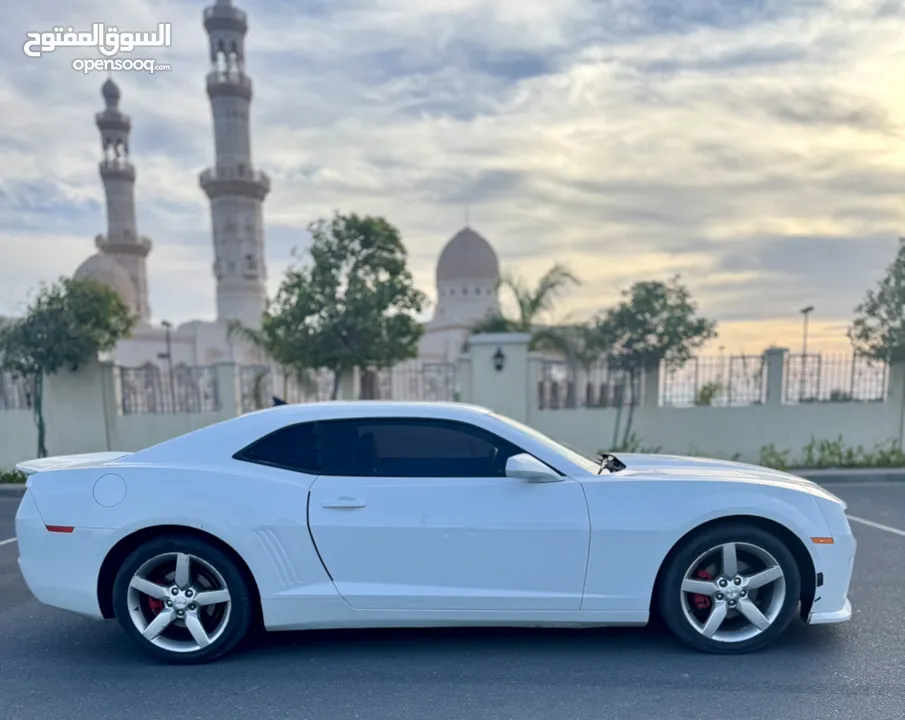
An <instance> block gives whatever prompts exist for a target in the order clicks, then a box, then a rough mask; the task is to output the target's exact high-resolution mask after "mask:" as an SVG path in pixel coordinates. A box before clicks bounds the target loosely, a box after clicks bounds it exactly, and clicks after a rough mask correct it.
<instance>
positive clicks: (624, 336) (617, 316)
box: [597, 275, 717, 447]
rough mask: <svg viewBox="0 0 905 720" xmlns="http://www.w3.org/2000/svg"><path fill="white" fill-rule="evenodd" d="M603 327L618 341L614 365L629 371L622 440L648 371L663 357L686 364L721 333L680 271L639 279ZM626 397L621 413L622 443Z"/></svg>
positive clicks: (612, 342) (628, 431)
mask: <svg viewBox="0 0 905 720" xmlns="http://www.w3.org/2000/svg"><path fill="white" fill-rule="evenodd" d="M597 327H598V332H599V333H600V334H601V336H603V337H607V338H608V342H609V344H610V346H611V347H612V360H613V367H614V368H616V369H618V370H621V371H623V372H624V373H625V375H626V379H627V384H628V392H627V393H625V394H624V396H625V395H628V399H629V410H628V419H627V420H626V424H625V434H624V435H623V439H622V444H623V445H624V444H625V443H627V442H628V438H629V436H630V434H631V430H632V420H633V418H634V408H635V405H636V404H637V398H636V397H635V388H636V386H637V384H638V382H639V381H640V379H641V377H642V375H643V373H645V372H647V371H650V370H653V369H655V368H656V367H658V366H659V365H660V364H661V363H663V362H665V363H666V364H667V366H672V367H681V366H682V365H684V364H685V363H686V362H688V360H689V359H691V357H692V355H693V354H694V352H695V351H696V350H698V349H699V348H700V347H701V346H702V345H704V344H705V343H706V342H708V341H709V340H712V339H713V338H715V337H716V336H717V332H716V323H715V322H714V321H712V320H707V319H706V318H703V317H700V316H698V314H697V304H696V303H695V302H694V301H693V300H692V299H691V293H690V292H689V290H688V288H687V287H685V286H684V285H683V284H682V283H681V282H680V278H679V276H678V275H676V276H675V277H673V278H672V280H670V281H669V282H667V283H664V282H658V281H647V282H638V283H635V284H634V285H632V287H631V288H630V289H628V290H626V291H625V292H623V294H622V301H621V302H620V303H619V304H618V305H617V306H616V307H615V308H612V309H610V310H608V311H607V312H606V313H605V314H604V316H603V317H602V318H601V319H600V320H599V321H598V324H597ZM621 409H622V403H620V410H619V416H617V419H616V429H615V432H614V435H613V445H614V446H617V447H618V445H619V443H618V442H617V439H618V436H619V425H620V421H621Z"/></svg>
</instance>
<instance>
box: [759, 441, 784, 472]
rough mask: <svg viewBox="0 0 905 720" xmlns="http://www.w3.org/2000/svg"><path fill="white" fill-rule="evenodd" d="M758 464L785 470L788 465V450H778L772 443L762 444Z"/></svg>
mask: <svg viewBox="0 0 905 720" xmlns="http://www.w3.org/2000/svg"><path fill="white" fill-rule="evenodd" d="M757 464H758V465H761V466H763V467H768V468H774V469H775V470H787V469H788V467H789V451H788V450H780V449H779V448H777V447H776V445H774V444H773V443H770V444H769V445H764V446H763V447H761V449H760V459H759V460H758V462H757Z"/></svg>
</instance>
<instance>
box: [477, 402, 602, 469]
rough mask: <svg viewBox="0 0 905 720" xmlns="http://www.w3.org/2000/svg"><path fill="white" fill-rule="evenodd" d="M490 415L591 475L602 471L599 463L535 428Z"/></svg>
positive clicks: (500, 416) (501, 416)
mask: <svg viewBox="0 0 905 720" xmlns="http://www.w3.org/2000/svg"><path fill="white" fill-rule="evenodd" d="M490 414H491V416H493V417H494V418H496V419H497V420H499V421H500V422H504V423H506V424H507V425H509V426H511V427H514V428H517V429H518V430H521V431H522V432H523V433H526V434H527V435H530V436H531V437H533V438H534V439H535V440H537V441H538V442H539V443H541V444H543V445H545V446H546V447H548V448H550V449H551V450H553V451H554V452H557V453H559V454H560V455H562V456H563V457H565V458H567V459H568V460H569V461H571V462H573V463H575V464H576V465H578V466H579V467H582V468H585V469H586V470H587V471H588V472H589V473H594V474H596V473H597V471H598V470H599V469H600V463H599V462H595V461H594V460H591V459H590V458H588V457H586V456H585V455H581V454H579V453H577V452H575V451H574V450H571V449H569V448H568V447H566V446H565V445H563V444H562V443H558V442H556V440H554V439H553V438H551V437H548V436H546V435H544V434H543V433H542V432H538V431H537V430H535V429H534V428H532V427H528V426H527V425H524V424H522V423H520V422H518V421H517V420H513V419H512V418H508V417H505V416H503V415H498V414H497V413H490Z"/></svg>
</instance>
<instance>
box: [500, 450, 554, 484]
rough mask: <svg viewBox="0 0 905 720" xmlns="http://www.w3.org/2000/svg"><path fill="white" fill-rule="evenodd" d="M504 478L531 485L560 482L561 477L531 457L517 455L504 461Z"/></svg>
mask: <svg viewBox="0 0 905 720" xmlns="http://www.w3.org/2000/svg"><path fill="white" fill-rule="evenodd" d="M506 477H511V478H518V479H519V480H527V481H528V482H532V483H548V482H561V481H562V479H563V477H562V475H560V474H559V473H557V472H556V471H554V470H552V469H551V468H549V467H547V466H546V465H544V464H543V463H542V462H541V461H540V460H538V459H537V458H536V457H534V456H533V455H529V454H528V453H519V454H518V455H513V456H512V457H511V458H509V459H508V460H507V461H506Z"/></svg>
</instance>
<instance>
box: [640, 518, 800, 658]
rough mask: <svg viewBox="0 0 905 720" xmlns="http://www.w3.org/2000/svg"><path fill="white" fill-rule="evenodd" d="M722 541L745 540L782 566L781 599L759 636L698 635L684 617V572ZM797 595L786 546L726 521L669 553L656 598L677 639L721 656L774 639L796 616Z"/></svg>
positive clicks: (794, 571)
mask: <svg viewBox="0 0 905 720" xmlns="http://www.w3.org/2000/svg"><path fill="white" fill-rule="evenodd" d="M725 543H746V544H750V545H754V546H757V547H759V548H761V549H763V550H765V551H766V552H768V553H769V554H770V555H772V556H773V558H774V559H775V560H776V562H777V563H778V564H779V566H780V568H781V569H782V571H783V575H784V577H785V584H786V595H785V600H784V601H783V603H782V605H781V607H780V609H779V612H778V614H777V615H776V618H775V619H774V621H773V623H772V624H771V625H770V626H769V627H768V628H767V629H766V630H763V631H762V632H761V633H760V634H759V635H757V636H755V637H752V638H749V639H747V640H741V641H737V642H725V641H719V640H714V639H712V638H708V637H705V636H704V635H702V634H701V632H699V631H698V630H697V629H696V628H695V627H694V626H693V625H692V624H691V621H690V620H689V619H688V618H687V617H686V615H685V611H684V610H683V605H682V603H683V595H682V582H683V579H684V577H685V573H686V572H687V571H688V570H689V568H690V567H691V565H692V563H694V562H695V560H696V559H697V558H699V557H700V556H701V555H703V554H704V553H706V552H708V550H710V549H711V548H715V547H717V546H720V545H723V544H725ZM800 598H801V573H800V571H799V568H798V563H797V562H796V561H795V557H794V556H793V555H792V552H791V551H790V550H789V548H788V546H787V545H786V544H785V543H784V542H783V541H782V540H781V539H779V538H778V537H777V536H776V535H774V534H773V533H770V532H768V531H766V530H763V529H761V528H759V527H756V526H754V525H749V524H746V523H731V524H730V523H727V524H725V525H716V526H712V527H709V528H707V529H705V530H702V531H701V532H699V533H696V534H694V535H692V536H691V537H689V538H688V539H687V540H686V541H685V542H684V543H683V544H682V545H681V546H680V547H679V548H678V550H677V551H676V552H675V553H673V555H672V557H671V558H669V560H668V565H667V566H666V568H665V572H664V574H663V576H662V582H661V583H660V586H659V592H658V598H657V600H658V604H659V608H660V613H661V616H662V618H663V621H664V622H665V623H666V625H667V627H668V628H669V629H670V630H671V631H672V633H673V634H674V635H675V636H676V637H677V638H678V639H679V640H680V641H682V642H683V643H685V644H686V645H688V646H689V647H691V648H693V649H695V650H698V651H700V652H707V653H715V654H724V655H725V654H741V653H750V652H755V651H757V650H761V649H762V648H765V647H766V646H768V645H770V644H771V643H772V642H774V641H775V640H776V639H777V638H778V637H779V636H780V635H782V633H783V632H784V631H785V630H786V628H787V627H788V626H789V623H790V622H791V621H792V619H793V618H794V617H795V616H796V615H797V611H798V603H799V600H800Z"/></svg>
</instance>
